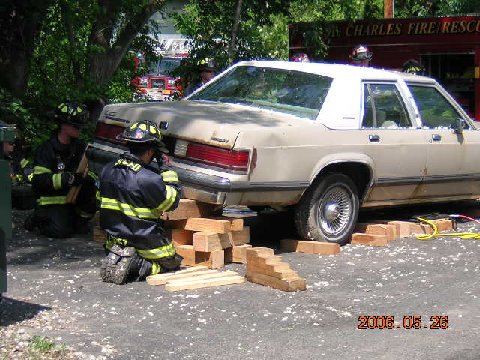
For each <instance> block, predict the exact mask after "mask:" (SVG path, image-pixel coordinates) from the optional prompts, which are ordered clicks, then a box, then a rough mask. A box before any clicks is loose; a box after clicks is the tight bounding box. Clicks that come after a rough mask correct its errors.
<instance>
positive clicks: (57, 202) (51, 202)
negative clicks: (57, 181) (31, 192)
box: [37, 196, 67, 205]
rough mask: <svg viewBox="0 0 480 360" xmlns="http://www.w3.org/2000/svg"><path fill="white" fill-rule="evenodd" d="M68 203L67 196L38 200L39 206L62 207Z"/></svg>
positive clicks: (44, 197)
mask: <svg viewBox="0 0 480 360" xmlns="http://www.w3.org/2000/svg"><path fill="white" fill-rule="evenodd" d="M66 203H67V197H66V196H40V197H39V198H38V199H37V204H38V205H61V204H66Z"/></svg>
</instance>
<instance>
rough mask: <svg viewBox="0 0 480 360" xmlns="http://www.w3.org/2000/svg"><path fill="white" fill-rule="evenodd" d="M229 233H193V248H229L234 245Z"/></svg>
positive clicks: (209, 249)
mask: <svg viewBox="0 0 480 360" xmlns="http://www.w3.org/2000/svg"><path fill="white" fill-rule="evenodd" d="M229 235H230V234H229V233H225V234H219V233H208V232H203V231H200V232H196V233H194V234H193V248H194V249H195V251H204V252H210V251H214V250H223V249H226V248H229V247H231V246H232V243H231V242H230V236H229Z"/></svg>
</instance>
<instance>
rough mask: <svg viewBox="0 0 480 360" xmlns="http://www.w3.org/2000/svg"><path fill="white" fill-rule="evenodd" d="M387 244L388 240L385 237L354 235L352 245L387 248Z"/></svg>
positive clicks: (363, 234)
mask: <svg viewBox="0 0 480 360" xmlns="http://www.w3.org/2000/svg"><path fill="white" fill-rule="evenodd" d="M387 244H388V240H387V237H386V236H385V235H371V234H365V233H353V234H352V245H368V246H386V245H387Z"/></svg>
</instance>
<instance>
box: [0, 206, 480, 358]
mask: <svg viewBox="0 0 480 360" xmlns="http://www.w3.org/2000/svg"><path fill="white" fill-rule="evenodd" d="M450 212H456V213H458V212H459V211H458V210H455V211H450ZM25 215H26V212H24V211H14V222H15V223H16V224H22V221H23V218H24V217H25ZM395 215H396V216H397V218H398V215H399V214H398V213H397V214H395ZM376 216H381V217H384V215H383V214H380V213H377V214H376ZM385 216H390V215H385ZM407 217H408V216H407ZM368 218H369V215H365V218H364V219H363V220H362V221H364V220H367V219H368ZM248 220H251V221H250V225H251V226H252V228H251V229H252V243H253V244H254V245H255V246H261V245H270V246H275V244H276V242H275V241H276V240H278V238H275V236H277V235H278V237H289V236H291V230H292V229H291V228H290V227H289V226H288V225H287V221H286V220H285V219H283V218H282V217H275V216H273V215H272V217H271V218H268V217H267V218H265V217H264V218H262V219H258V218H256V219H248ZM248 220H247V221H248ZM273 229H276V230H277V231H276V233H277V235H275V236H273V237H272V234H273V233H272V230H273ZM459 229H460V230H464V231H475V232H478V231H480V224H477V223H473V222H470V223H465V224H460V225H459ZM479 251H480V241H478V240H461V239H459V238H455V237H442V238H437V239H434V240H431V241H417V240H415V239H414V238H407V239H402V240H396V241H394V242H392V243H391V245H390V246H389V247H382V248H373V247H363V246H351V245H348V246H345V247H343V248H342V252H341V254H340V255H338V256H327V257H319V256H316V255H312V254H296V253H292V254H282V257H283V258H284V260H285V261H287V262H288V263H289V264H290V265H291V266H292V268H293V269H295V270H297V271H298V272H299V274H300V275H301V276H304V277H305V278H306V279H307V284H308V288H307V290H306V291H304V292H300V293H285V292H281V291H277V290H273V289H270V288H267V287H263V286H259V285H256V284H252V283H245V284H242V285H233V286H225V287H218V288H210V289H199V290H192V291H185V292H179V293H168V292H166V291H165V290H164V289H163V288H162V287H152V286H148V285H147V284H145V283H132V284H128V285H125V286H115V285H113V284H104V283H102V282H101V281H100V280H99V276H98V268H99V263H100V260H101V258H102V257H103V252H102V248H101V244H99V243H97V242H95V241H93V240H92V239H91V234H87V235H84V236H82V237H76V238H71V239H65V240H55V239H49V238H45V237H42V236H36V235H33V234H31V233H26V232H25V231H24V230H23V229H22V228H21V227H20V226H17V227H16V229H15V231H14V238H13V239H12V241H11V242H10V244H9V246H8V253H7V258H8V269H7V270H8V281H9V283H8V291H7V293H5V294H4V301H3V302H2V303H1V304H0V325H1V327H0V339H1V344H0V359H1V360H3V359H121V360H122V359H125V360H126V359H152V358H157V359H204V358H209V359H222V360H223V359H225V358H229V359H230V360H236V359H239V360H240V359H242V360H246V359H255V360H257V359H273V358H276V359H298V358H304V359H318V358H324V359H339V358H348V359H362V358H375V359H398V358H411V359H420V358H438V359H449V360H451V359H462V360H464V359H478V354H479V353H480V345H479V343H478V336H479V335H480V325H479V322H480V313H479V312H478V309H479V308H480V307H479V297H480V291H479V285H480V284H479V280H478V279H479V276H478V275H479V273H480V256H479ZM227 268H228V269H229V270H235V271H238V272H239V273H241V274H243V273H244V271H245V269H244V266H242V265H238V264H232V265H228V266H227ZM361 315H395V323H396V324H401V322H402V316H408V315H421V316H422V319H423V320H422V321H424V324H427V323H428V319H429V316H432V315H447V316H448V317H449V328H448V329H446V330H430V329H427V328H425V329H420V330H406V329H398V330H397V329H394V330H378V329H377V330H359V329H357V325H358V320H357V318H358V316H361ZM35 336H41V337H44V338H46V339H47V340H48V341H51V342H53V343H55V345H56V346H55V347H53V348H49V349H48V350H47V351H44V348H45V346H43V347H42V346H41V345H42V344H43V345H44V343H42V342H41V341H39V338H38V337H35ZM2 357H3V358H2Z"/></svg>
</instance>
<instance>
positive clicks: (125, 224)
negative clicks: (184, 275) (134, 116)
mask: <svg viewBox="0 0 480 360" xmlns="http://www.w3.org/2000/svg"><path fill="white" fill-rule="evenodd" d="M118 139H120V140H123V141H125V142H126V144H127V146H128V148H129V150H130V151H129V152H126V153H125V154H123V155H122V156H120V158H119V159H117V160H115V161H113V162H111V163H109V164H107V165H106V166H105V167H104V169H103V170H102V173H101V175H100V196H101V205H100V226H101V227H102V228H103V229H104V230H105V231H106V233H107V240H106V243H105V250H106V251H108V255H107V257H106V258H105V259H104V260H103V261H102V265H101V269H100V275H101V277H102V280H103V281H104V282H112V283H115V284H118V285H121V284H125V283H126V282H127V281H141V280H144V279H145V278H146V277H147V276H148V275H155V274H158V273H161V272H166V271H171V270H177V269H178V268H179V266H180V262H181V260H182V257H181V256H179V255H177V254H176V253H175V248H174V247H173V244H172V243H171V242H170V240H169V238H168V237H167V236H166V234H165V231H164V229H163V227H162V220H161V219H160V216H161V215H162V213H163V212H164V211H171V210H173V209H175V208H176V207H177V206H178V202H179V201H180V186H179V183H178V176H177V173H176V172H175V171H173V170H169V169H168V168H166V166H165V165H164V164H163V159H164V157H165V155H164V154H165V153H167V152H168V151H167V149H166V148H165V145H164V144H163V142H162V136H161V134H160V130H159V128H158V127H157V125H156V124H155V123H154V122H152V121H146V120H145V121H139V122H136V123H134V124H133V125H132V126H130V127H129V128H127V129H125V131H124V132H123V133H122V134H121V135H120V136H119V137H118ZM154 158H155V159H156V160H157V165H158V167H154V166H152V165H151V163H152V161H153V159H154Z"/></svg>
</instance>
